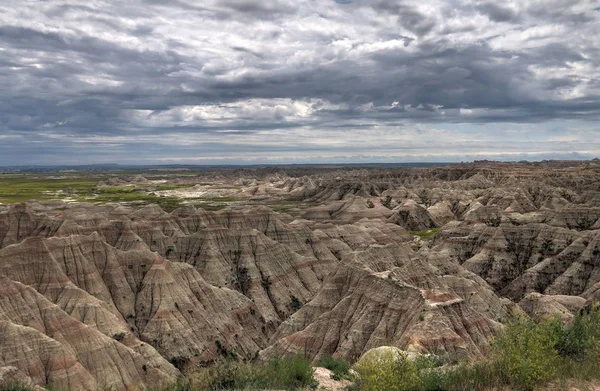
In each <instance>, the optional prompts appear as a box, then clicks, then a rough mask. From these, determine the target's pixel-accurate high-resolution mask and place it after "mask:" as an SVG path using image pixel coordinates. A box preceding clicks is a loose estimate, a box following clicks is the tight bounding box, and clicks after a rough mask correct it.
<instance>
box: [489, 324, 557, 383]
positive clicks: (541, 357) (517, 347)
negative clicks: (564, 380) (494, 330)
mask: <svg viewBox="0 0 600 391" xmlns="http://www.w3.org/2000/svg"><path fill="white" fill-rule="evenodd" d="M560 338H561V324H560V323H559V322H558V321H548V322H542V323H538V324H536V323H535V322H534V321H532V320H531V319H529V318H524V317H523V318H519V319H517V320H514V321H512V322H511V323H510V324H509V325H508V326H507V327H506V330H505V333H504V334H502V335H501V336H499V337H498V338H496V339H495V340H494V341H493V342H492V365H494V367H495V369H496V370H497V372H498V373H499V375H500V376H501V377H502V380H504V381H505V382H506V383H507V384H510V385H511V386H512V387H515V388H517V389H522V390H532V389H533V388H534V386H535V385H536V384H540V383H544V382H547V381H549V380H551V379H553V378H554V377H555V376H556V374H557V369H558V367H559V365H560V355H559V354H558V351H557V350H556V345H557V344H558V342H559V340H560Z"/></svg>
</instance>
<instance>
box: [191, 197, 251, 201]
mask: <svg viewBox="0 0 600 391" xmlns="http://www.w3.org/2000/svg"><path fill="white" fill-rule="evenodd" d="M198 199H199V200H202V201H205V202H238V201H242V200H241V199H240V198H236V197H199V198H198Z"/></svg>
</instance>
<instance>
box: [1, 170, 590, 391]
mask: <svg viewBox="0 0 600 391" xmlns="http://www.w3.org/2000/svg"><path fill="white" fill-rule="evenodd" d="M107 178H108V179H107ZM164 180H166V181H167V182H168V183H173V184H182V183H187V184H189V186H190V187H188V188H183V189H179V188H177V189H173V190H165V191H164V193H165V194H158V195H157V196H162V195H164V196H169V197H179V198H181V199H183V200H185V199H186V198H189V197H196V198H197V197H198V195H199V194H200V195H202V194H203V195H206V194H208V195H209V196H211V197H215V196H219V197H232V198H233V197H235V199H236V200H238V201H237V202H235V203H231V204H230V205H228V207H226V208H224V209H221V210H205V209H204V208H203V207H202V203H199V204H198V203H196V204H194V203H192V202H189V203H186V202H184V203H183V204H182V206H180V207H177V208H176V209H174V210H172V211H170V210H164V209H163V208H161V207H160V206H158V205H156V204H151V203H149V204H146V205H143V206H140V205H136V204H135V203H118V202H117V203H98V202H96V203H94V202H63V201H39V202H38V201H33V200H32V201H28V202H24V203H17V204H12V205H3V206H2V209H0V210H1V212H0V379H8V378H10V379H21V380H28V381H30V382H32V383H33V384H35V385H38V386H40V387H45V386H47V385H49V384H52V386H53V387H55V388H57V389H72V390H80V389H81V390H84V389H85V390H95V389H98V388H101V387H108V386H112V387H115V388H116V389H126V388H127V387H131V386H136V387H138V388H140V389H142V388H144V387H149V386H154V385H156V384H160V383H166V382H169V381H173V380H174V379H176V378H177V377H178V376H181V374H182V373H186V372H188V371H190V370H193V369H194V368H196V367H198V366H203V365H210V363H211V362H214V361H215V360H219V359H221V358H223V357H235V358H238V359H241V360H250V359H268V358H269V357H273V356H276V355H282V354H292V353H299V354H302V355H305V356H306V357H308V358H309V359H310V360H313V362H317V361H318V360H319V359H320V358H321V357H323V356H324V355H326V354H333V355H334V356H336V357H342V358H345V359H347V360H349V361H351V362H355V361H356V360H358V358H359V357H360V356H361V355H362V354H363V353H364V352H366V351H367V350H369V349H371V348H376V347H379V346H396V347H399V348H401V349H403V350H406V351H413V352H421V353H432V354H439V355H444V354H452V355H462V356H464V357H470V358H475V359H477V358H482V357H484V356H485V355H486V354H487V353H488V352H489V349H490V345H489V341H490V339H491V338H492V337H493V336H494V335H497V333H499V332H501V330H502V328H503V323H504V322H506V321H507V320H508V319H509V318H510V317H511V316H515V315H516V314H527V315H528V316H530V317H532V318H534V319H536V320H539V319H545V318H549V317H553V316H559V317H561V318H562V319H565V320H569V319H570V318H572V317H573V314H574V313H576V312H577V311H578V310H580V309H582V308H585V307H586V306H588V305H590V303H592V302H594V301H596V300H598V299H599V298H600V162H598V161H591V162H543V163H510V164H509V163H490V162H477V163H471V164H457V165H452V166H443V167H429V168H382V167H380V168H347V169H341V168H338V169H336V168H317V167H315V168H302V167H299V168H281V169H274V168H269V169H256V170H250V169H243V170H221V171H218V170H216V171H213V172H208V171H203V172H200V173H195V174H194V175H189V173H188V175H186V176H181V177H176V178H169V177H166V178H164ZM100 182H101V183H100V184H99V186H145V185H146V182H148V179H146V178H145V177H144V176H141V175H138V176H134V177H131V178H124V177H116V176H110V177H109V176H108V175H107V176H106V177H105V178H104V179H102V180H101V181H100ZM158 193H160V192H158ZM190 194H191V195H190ZM215 194H216V195H215ZM282 205H285V208H283V207H282Z"/></svg>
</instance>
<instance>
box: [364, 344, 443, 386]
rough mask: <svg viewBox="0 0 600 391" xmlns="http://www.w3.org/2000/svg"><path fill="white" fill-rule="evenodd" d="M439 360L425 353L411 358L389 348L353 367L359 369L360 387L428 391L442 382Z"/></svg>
mask: <svg viewBox="0 0 600 391" xmlns="http://www.w3.org/2000/svg"><path fill="white" fill-rule="evenodd" d="M437 366H438V361H437V360H436V359H435V358H433V357H427V356H422V357H419V358H417V359H414V360H411V359H408V358H407V356H406V355H400V356H398V354H397V353H396V352H395V351H393V350H388V351H384V352H381V354H380V355H379V356H378V357H377V359H374V360H364V361H359V362H358V363H357V364H356V365H355V366H354V369H355V370H356V371H357V372H358V379H357V386H358V389H359V390H365V391H387V390H389V391H403V390H426V389H432V390H434V389H438V388H429V387H434V386H437V384H439V383H440V382H441V380H440V378H441V376H442V375H441V374H440V373H439V370H437V369H436V367H437Z"/></svg>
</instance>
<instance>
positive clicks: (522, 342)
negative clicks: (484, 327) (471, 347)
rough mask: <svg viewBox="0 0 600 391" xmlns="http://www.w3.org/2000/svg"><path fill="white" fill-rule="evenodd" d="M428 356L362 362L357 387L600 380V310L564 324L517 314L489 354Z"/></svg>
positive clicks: (540, 385)
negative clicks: (457, 360)
mask: <svg viewBox="0 0 600 391" xmlns="http://www.w3.org/2000/svg"><path fill="white" fill-rule="evenodd" d="M439 366H440V362H439V361H438V360H431V359H430V358H427V357H424V358H421V359H417V360H407V359H400V360H398V359H397V357H396V356H395V355H392V354H390V355H389V357H384V358H383V359H382V360H380V361H377V362H375V361H373V362H366V363H365V362H359V363H358V364H357V365H356V366H355V369H356V370H357V372H358V373H359V380H358V382H357V385H356V389H357V390H360V391H375V390H390V391H402V390H423V391H429V390H457V391H459V390H460V391H463V390H464V391H466V390H481V391H483V390H490V389H507V388H508V389H510V390H522V391H531V390H536V389H546V388H547V387H548V385H549V384H553V385H554V386H557V385H558V386H560V385H561V384H562V385H566V384H567V383H571V384H577V383H578V382H579V383H582V382H583V383H585V382H589V381H599V380H600V371H598V367H600V312H598V310H597V309H592V310H591V311H590V312H589V313H581V314H578V315H577V316H576V318H575V320H574V321H573V322H572V323H571V324H569V325H567V326H564V325H563V324H562V323H561V322H560V321H559V320H558V319H553V320H550V321H545V322H541V323H535V322H533V321H532V320H531V319H529V318H519V319H515V320H513V321H511V322H509V323H508V324H507V325H506V329H505V332H504V333H503V334H502V335H500V336H498V337H497V338H495V339H494V340H493V341H492V352H491V355H490V356H489V358H488V359H486V360H484V361H479V362H463V363H461V364H459V365H455V366H453V367H447V368H439Z"/></svg>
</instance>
